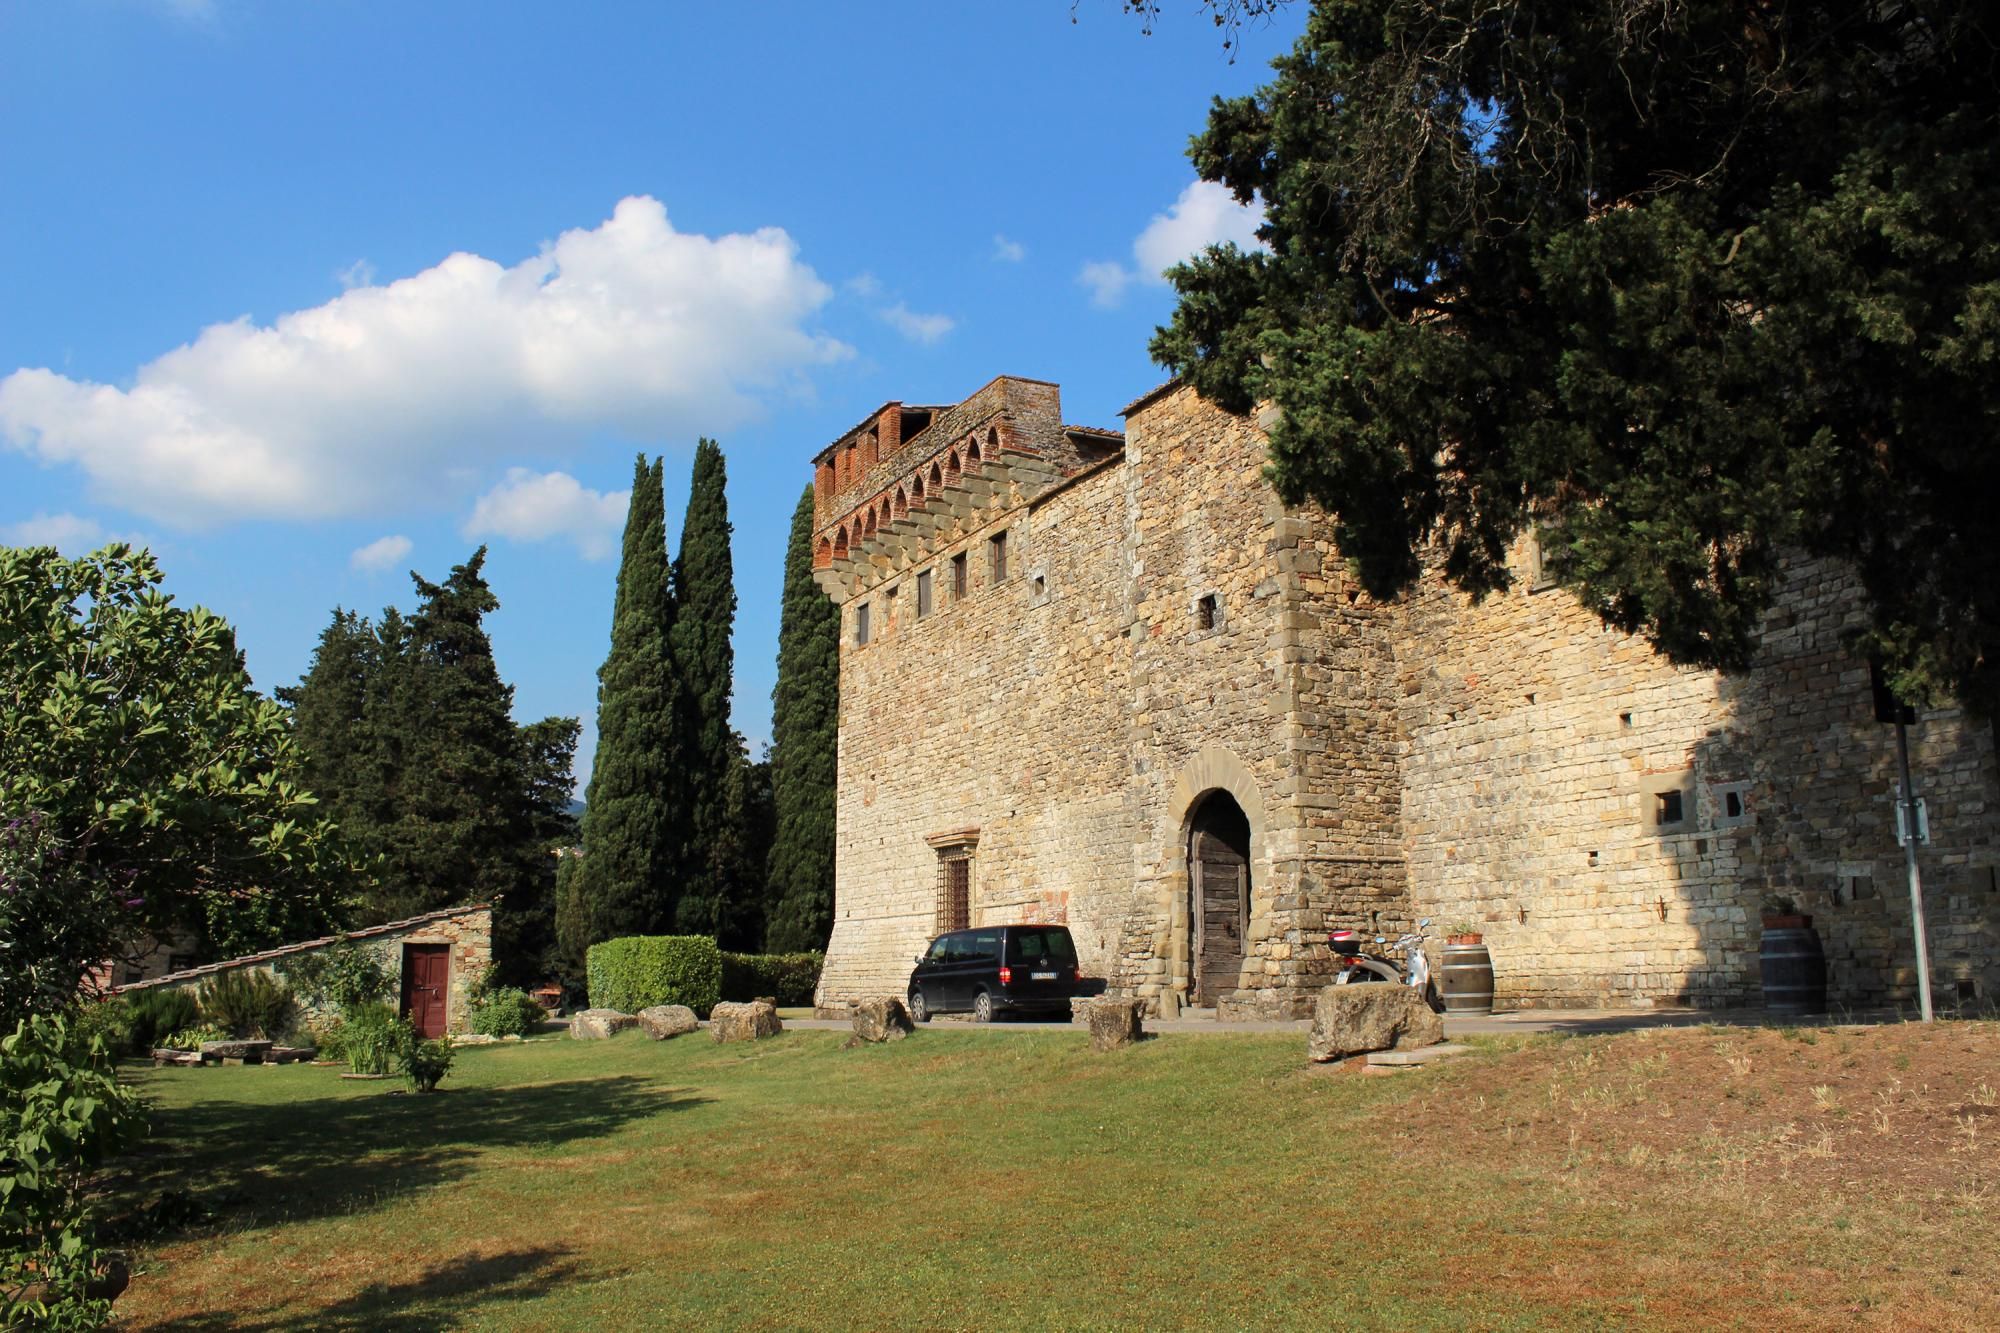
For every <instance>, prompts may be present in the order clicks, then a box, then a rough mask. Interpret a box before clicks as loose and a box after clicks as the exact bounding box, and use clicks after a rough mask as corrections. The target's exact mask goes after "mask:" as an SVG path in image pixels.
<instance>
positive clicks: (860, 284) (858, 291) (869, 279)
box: [840, 273, 882, 297]
mask: <svg viewBox="0 0 2000 1333" xmlns="http://www.w3.org/2000/svg"><path fill="white" fill-rule="evenodd" d="M840 285H841V286H842V287H844V288H846V289H847V290H848V291H849V292H851V293H853V294H854V295H855V296H861V297H869V296H880V295H881V294H882V280H881V279H880V278H878V277H876V276H875V275H874V274H873V273H857V274H855V275H854V276H853V277H851V278H849V279H848V280H847V281H846V282H843V283H841V284H840Z"/></svg>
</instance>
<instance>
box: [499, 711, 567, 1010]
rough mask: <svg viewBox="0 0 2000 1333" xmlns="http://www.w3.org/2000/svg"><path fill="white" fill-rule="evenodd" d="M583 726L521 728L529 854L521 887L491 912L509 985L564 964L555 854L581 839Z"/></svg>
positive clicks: (552, 722)
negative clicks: (578, 785)
mask: <svg viewBox="0 0 2000 1333" xmlns="http://www.w3.org/2000/svg"><path fill="white" fill-rule="evenodd" d="M581 729H582V726H581V724H580V723H579V722H578V721H577V719H575V718H573V717H545V718H543V719H542V720H541V721H539V722H530V723H529V724H528V725H527V726H525V727H522V728H521V765H522V772H521V785H522V791H523V793H524V795H525V796H526V798H527V799H526V804H527V818H528V823H527V826H526V829H525V830H524V832H525V833H526V835H527V837H526V841H527V850H528V852H529V858H528V861H527V864H526V866H525V871H526V873H525V874H524V875H523V876H522V880H521V883H520V885H519V887H518V888H516V889H515V890H514V891H513V892H511V893H509V894H508V895H507V898H506V899H505V900H504V901H503V902H502V904H501V906H500V908H499V909H498V910H496V911H495V913H494V916H493V935H494V941H493V955H494V961H495V962H496V963H497V964H498V965H499V969H500V980H501V981H503V982H505V983H507V984H508V985H516V986H519V985H528V984H532V983H534V982H537V981H540V980H542V979H543V978H545V977H548V976H550V975H551V974H553V973H555V972H558V971H560V970H562V962H563V959H562V956H561V952H560V950H559V949H558V947H557V942H556V871H557V869H558V860H557V858H558V856H560V855H561V854H563V853H565V852H567V851H569V850H571V849H572V848H573V847H574V846H575V845H576V842H577V836H578V835H577V820H576V816H575V815H573V814H571V813H570V799H571V795H572V793H573V790H574V785H575V778H574V777H573V774H574V772H575V767H576V741H577V733H578V732H579V731H580V730H581Z"/></svg>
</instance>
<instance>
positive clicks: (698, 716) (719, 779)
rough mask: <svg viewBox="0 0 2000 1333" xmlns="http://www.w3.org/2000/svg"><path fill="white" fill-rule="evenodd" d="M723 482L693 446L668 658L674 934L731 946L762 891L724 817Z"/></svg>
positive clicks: (731, 600)
mask: <svg viewBox="0 0 2000 1333" xmlns="http://www.w3.org/2000/svg"><path fill="white" fill-rule="evenodd" d="M726 483H727V473H726V469H725V466H724V463H723V458H722V449H721V447H720V446H718V445H717V444H716V443H715V441H713V440H708V439H704V440H702V441H700V442H699V443H698V444H696V445H695V451H694V478H693V481H692V483H691V485H690V486H689V490H688V506H687V517H686V519H685V520H684V521H683V522H682V524H681V549H680V555H679V556H678V557H677V558H676V559H675V561H674V599H675V608H674V628H673V660H674V666H675V669H676V670H677V671H678V672H679V675H680V683H681V685H680V691H681V692H680V705H681V718H682V731H681V735H682V755H683V762H684V763H685V766H686V772H687V789H686V790H687V801H688V819H687V831H686V841H685V843H684V849H685V850H684V852H683V855H682V858H681V863H680V884H679V892H678V894H677V896H676V899H675V905H674V928H675V929H676V930H678V931H680V932H682V933H684V934H699V935H715V936H719V937H727V938H735V937H736V935H737V932H738V925H737V923H738V920H739V918H741V917H744V916H746V915H750V916H754V915H755V904H756V900H759V899H761V898H762V897H763V893H762V888H763V884H762V876H761V875H759V876H757V877H756V882H755V883H754V884H752V883H743V882H739V881H738V880H737V878H736V876H737V875H738V874H739V873H740V868H739V865H738V864H737V862H738V861H739V859H740V858H738V857H737V855H736V849H735V843H736V842H737V841H738V840H739V839H740V837H741V830H740V829H736V828H733V827H732V826H731V817H730V781H731V774H732V772H733V771H734V770H735V768H736V766H737V765H738V764H739V763H741V762H742V761H743V742H742V738H741V737H739V736H737V735H736V734H735V733H734V732H733V731H731V730H730V727H729V701H730V691H731V688H732V686H733V683H734V677H735V670H736V657H735V650H734V648H733V647H732V646H731V643H730V637H731V635H732V634H733V632H734V630H735V625H736V583H735V571H734V566H733V564H732V561H731V558H730V552H729V537H730V531H731V529H730V525H729V500H728V497H727V495H726V494H725V493H724V492H725V486H726Z"/></svg>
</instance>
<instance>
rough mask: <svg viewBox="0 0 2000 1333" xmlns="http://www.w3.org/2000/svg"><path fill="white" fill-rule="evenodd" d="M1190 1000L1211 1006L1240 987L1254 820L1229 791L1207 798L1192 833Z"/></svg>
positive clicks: (1190, 846)
mask: <svg viewBox="0 0 2000 1333" xmlns="http://www.w3.org/2000/svg"><path fill="white" fill-rule="evenodd" d="M1188 890H1189V892H1188V898H1189V902H1188V909H1189V910H1188V922H1189V926H1190V928H1191V929H1190V931H1189V941H1188V952H1189V962H1190V963H1191V964H1192V966H1190V968H1189V969H1188V972H1189V978H1188V980H1189V988H1190V994H1189V998H1190V999H1191V1000H1192V1001H1193V1002H1194V1003H1195V1004H1198V1005H1204V1006H1206V1005H1212V1004H1214V1003H1215V1002H1216V1000H1217V999H1219V998H1220V997H1221V996H1223V995H1227V994H1228V993H1229V992H1231V991H1233V990H1235V989H1236V988H1237V983H1238V981H1239V980H1240V979H1241V977H1242V973H1243V937H1244V934H1245V931H1246V929H1247V927H1248V925H1249V920H1250V822H1249V820H1248V819H1246V818H1245V817H1244V814H1243V811H1242V808H1241V807H1239V806H1238V805H1237V804H1236V802H1235V801H1234V800H1232V799H1231V798H1230V797H1229V796H1228V794H1227V793H1224V792H1216V793H1213V794H1212V795H1210V796H1209V797H1208V798H1207V799H1206V800H1205V801H1203V802H1202V805H1201V808H1200V809H1199V810H1198V811H1197V812H1196V816H1195V819H1194V823H1193V828H1192V829H1191V831H1190V832H1189V835H1188Z"/></svg>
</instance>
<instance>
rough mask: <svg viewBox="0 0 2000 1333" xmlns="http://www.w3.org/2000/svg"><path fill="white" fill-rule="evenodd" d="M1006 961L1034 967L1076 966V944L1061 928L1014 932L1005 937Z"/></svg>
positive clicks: (1064, 929) (1065, 930) (1065, 929)
mask: <svg viewBox="0 0 2000 1333" xmlns="http://www.w3.org/2000/svg"><path fill="white" fill-rule="evenodd" d="M1007 961H1008V962H1010V963H1021V964H1025V965H1030V966H1032V965H1034V964H1037V963H1053V964H1055V965H1057V966H1059V967H1074V966H1075V965H1076V942H1075V941H1074V940H1072V939H1070V937H1069V931H1068V929H1067V928H1065V927H1062V926H1052V927H1050V928H1049V929H1047V930H1016V931H1010V932H1009V933H1008V935H1007Z"/></svg>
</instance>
